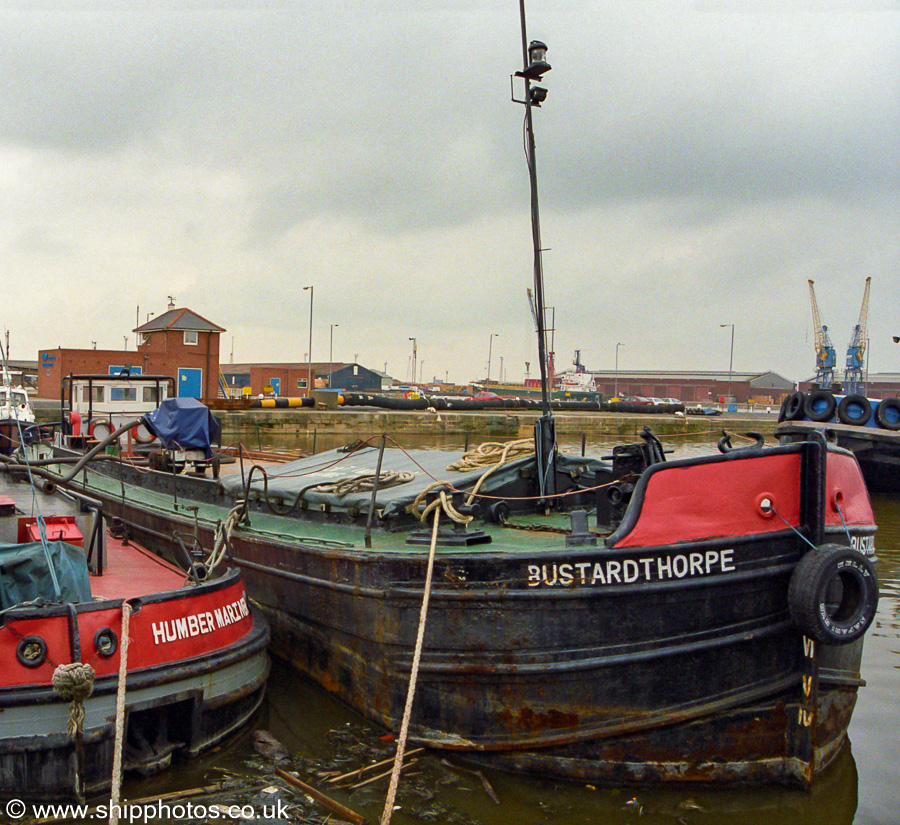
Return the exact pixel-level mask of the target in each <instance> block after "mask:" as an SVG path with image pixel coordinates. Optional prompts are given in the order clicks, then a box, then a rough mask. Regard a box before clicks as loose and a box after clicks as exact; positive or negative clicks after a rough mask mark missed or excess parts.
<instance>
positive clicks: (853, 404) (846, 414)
mask: <svg viewBox="0 0 900 825" xmlns="http://www.w3.org/2000/svg"><path fill="white" fill-rule="evenodd" d="M837 417H838V420H839V421H840V422H841V423H842V424H858V425H862V424H865V423H866V422H867V421H868V420H869V419H870V418H871V417H872V405H871V404H870V403H869V399H868V398H866V397H865V396H864V395H857V394H853V395H845V396H844V397H843V398H842V399H841V401H840V403H839V404H838V405H837Z"/></svg>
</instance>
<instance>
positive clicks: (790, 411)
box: [778, 390, 806, 421]
mask: <svg viewBox="0 0 900 825" xmlns="http://www.w3.org/2000/svg"><path fill="white" fill-rule="evenodd" d="M805 408H806V393H805V392H801V391H800V390H797V391H796V392H794V393H791V394H790V395H789V396H788V397H787V398H785V399H784V401H782V403H781V410H780V411H779V413H778V420H779V421H785V420H786V421H797V420H799V419H801V418H803V415H804V413H805V411H806V409H805ZM782 415H783V416H784V418H782V417H781V416H782Z"/></svg>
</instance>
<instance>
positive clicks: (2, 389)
mask: <svg viewBox="0 0 900 825" xmlns="http://www.w3.org/2000/svg"><path fill="white" fill-rule="evenodd" d="M35 427H36V424H35V418H34V409H33V408H32V406H31V401H30V400H29V398H28V392H27V391H26V389H25V387H24V386H23V385H22V384H21V383H18V384H17V383H14V379H13V376H12V375H11V374H10V372H9V371H8V370H7V369H6V367H5V366H4V367H3V371H2V383H0V454H2V455H11V454H12V453H13V451H14V450H15V449H16V447H18V446H19V444H20V443H21V441H22V440H23V439H24V440H25V442H26V443H28V442H30V441H32V440H33V437H34V430H35Z"/></svg>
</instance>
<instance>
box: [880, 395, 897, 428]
mask: <svg viewBox="0 0 900 825" xmlns="http://www.w3.org/2000/svg"><path fill="white" fill-rule="evenodd" d="M875 420H876V421H877V422H878V426H879V427H881V428H882V429H885V430H900V398H885V399H884V400H883V401H881V402H880V403H879V404H878V407H877V408H876V409H875Z"/></svg>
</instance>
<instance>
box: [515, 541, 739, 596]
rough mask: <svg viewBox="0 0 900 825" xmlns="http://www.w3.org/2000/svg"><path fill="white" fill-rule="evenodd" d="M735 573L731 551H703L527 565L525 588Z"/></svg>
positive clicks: (631, 581)
mask: <svg viewBox="0 0 900 825" xmlns="http://www.w3.org/2000/svg"><path fill="white" fill-rule="evenodd" d="M734 570H735V566H734V550H733V549H731V550H705V551H703V552H696V553H681V554H678V555H669V556H646V557H640V558H636V559H622V560H619V559H606V560H605V561H580V562H562V563H560V562H553V563H552V564H529V565H528V586H529V587H541V586H547V587H556V586H562V587H575V586H578V585H582V584H584V585H591V586H602V585H611V584H612V585H615V584H634V583H635V582H654V581H667V580H669V579H683V578H685V577H686V576H711V575H714V574H716V573H731V572H733V571H734Z"/></svg>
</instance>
